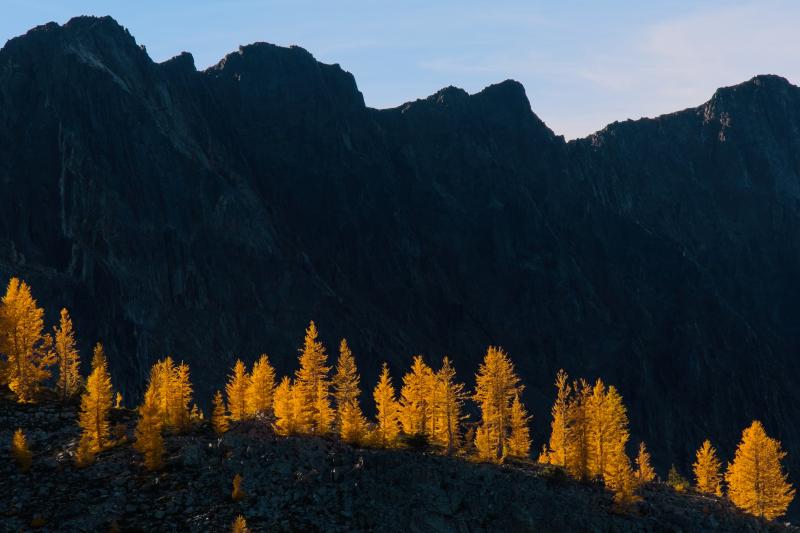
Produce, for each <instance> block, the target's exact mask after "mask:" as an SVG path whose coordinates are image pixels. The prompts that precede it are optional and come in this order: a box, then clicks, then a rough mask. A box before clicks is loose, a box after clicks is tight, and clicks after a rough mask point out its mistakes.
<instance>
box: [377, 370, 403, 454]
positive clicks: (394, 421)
mask: <svg viewBox="0 0 800 533" xmlns="http://www.w3.org/2000/svg"><path fill="white" fill-rule="evenodd" d="M396 394H397V393H396V392H395V389H394V385H392V378H391V376H390V375H389V366H388V365H387V364H386V363H383V369H382V370H381V375H380V378H379V380H378V384H377V385H376V386H375V390H374V391H373V392H372V397H373V398H374V400H375V411H376V417H375V440H376V441H377V444H378V445H380V446H382V447H384V448H391V447H393V446H395V445H396V444H397V436H398V434H399V433H400V426H399V420H398V409H399V408H398V405H397V396H396Z"/></svg>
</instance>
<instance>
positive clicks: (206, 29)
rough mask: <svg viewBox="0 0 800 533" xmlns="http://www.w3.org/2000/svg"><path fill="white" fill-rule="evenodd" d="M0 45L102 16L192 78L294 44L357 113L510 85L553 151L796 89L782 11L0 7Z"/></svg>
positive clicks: (433, 5) (598, 4)
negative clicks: (357, 94)
mask: <svg viewBox="0 0 800 533" xmlns="http://www.w3.org/2000/svg"><path fill="white" fill-rule="evenodd" d="M0 13H2V16H0V43H5V41H6V40H8V39H10V38H12V37H15V36H17V35H20V34H22V33H25V32H26V31H27V30H28V29H30V28H32V27H34V26H37V25H39V24H44V23H46V22H49V21H55V22H59V23H64V22H66V21H67V20H69V19H70V18H71V17H73V16H76V15H80V14H91V15H111V16H113V17H114V18H115V19H116V20H117V21H118V22H119V23H120V24H121V25H122V26H125V27H126V28H128V30H129V31H130V32H131V34H132V35H133V36H134V37H135V38H136V40H137V42H138V43H139V44H143V45H145V46H146V48H147V51H148V53H149V54H150V56H151V57H152V58H153V59H154V60H156V61H164V60H166V59H169V58H170V57H172V56H174V55H177V54H178V53H180V52H182V51H188V52H191V53H192V55H193V56H194V58H195V64H196V66H197V67H198V68H199V69H204V68H206V67H208V66H211V65H213V64H215V63H217V62H218V61H219V60H220V59H221V58H222V57H224V56H225V54H227V53H230V52H233V51H235V50H237V49H238V47H239V45H242V44H248V43H251V42H256V41H266V42H270V43H275V44H279V45H290V44H296V45H299V46H302V47H303V48H305V49H307V50H308V51H309V52H311V53H312V54H313V55H314V56H315V57H316V58H317V59H318V60H320V61H322V62H325V63H338V64H340V65H341V66H342V68H344V69H345V70H348V71H350V72H352V73H353V75H354V76H355V78H356V82H357V83H358V86H359V89H360V90H361V92H362V93H363V95H364V99H365V101H366V103H367V105H369V106H372V107H377V108H384V107H394V106H397V105H400V104H402V103H404V102H407V101H410V100H415V99H417V98H424V97H426V96H428V95H430V94H432V93H434V92H436V91H437V90H438V89H441V88H442V87H446V86H448V85H455V86H457V87H461V88H463V89H465V90H467V91H468V92H470V93H474V92H477V91H480V90H481V89H483V88H484V87H486V86H487V85H491V84H492V83H497V82H500V81H503V80H505V79H508V78H511V79H515V80H518V81H520V82H521V83H522V84H523V85H524V86H525V89H526V93H527V95H528V98H529V100H530V101H531V107H532V109H533V111H534V112H535V113H536V114H537V115H538V116H539V117H540V118H542V120H544V121H545V123H547V125H548V126H549V127H550V128H551V129H552V130H553V131H555V133H557V134H560V135H564V136H565V137H566V138H567V139H573V138H576V137H583V136H586V135H588V134H590V133H592V132H594V131H597V130H599V129H602V128H603V127H604V126H605V125H606V124H608V123H611V122H613V121H615V120H625V119H628V118H632V119H636V118H640V117H642V116H657V115H660V114H663V113H669V112H672V111H677V110H680V109H684V108H687V107H693V106H697V105H700V104H701V103H703V102H705V101H706V100H708V99H709V98H710V97H711V95H712V94H713V93H714V90H715V89H716V88H718V87H722V86H727V85H734V84H736V83H740V82H743V81H746V80H748V79H750V78H751V77H753V76H755V75H757V74H779V75H781V76H784V77H786V78H788V79H789V80H790V81H791V82H792V83H795V84H797V83H798V82H800V56H798V50H800V31H798V28H800V2H797V1H795V0H742V1H739V0H726V1H717V0H706V1H702V0H694V1H688V0H675V1H667V0H664V1H658V2H656V1H642V0H636V1H611V0H606V1H601V0H594V1H588V0H584V1H579V0H559V1H555V0H552V1H538V0H528V1H506V0H494V1H486V2H475V1H470V0H461V1H452V0H427V1H424V2H421V1H417V0H404V1H380V0H373V1H369V2H367V1H362V2H355V1H350V0H335V1H331V0H328V1H317V2H312V1H306V0H226V1H210V0H171V1H170V0H136V1H131V0H124V1H118V0H83V1H77V0H75V1H71V0H36V1H32V0H0Z"/></svg>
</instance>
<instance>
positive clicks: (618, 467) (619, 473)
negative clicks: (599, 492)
mask: <svg viewBox="0 0 800 533" xmlns="http://www.w3.org/2000/svg"><path fill="white" fill-rule="evenodd" d="M626 441H627V437H626V438H624V439H617V440H615V441H612V442H607V443H606V447H605V453H606V457H605V459H604V463H603V468H604V470H603V483H604V484H605V486H606V488H607V489H608V490H610V491H612V492H613V493H614V502H615V503H616V504H617V505H618V506H620V507H623V508H624V507H627V506H629V505H630V504H632V503H633V502H635V501H637V500H638V499H639V498H638V497H637V496H636V488H637V485H638V483H637V482H636V477H635V475H634V473H633V469H632V468H631V462H630V459H629V458H628V456H627V455H626V454H625V442H626Z"/></svg>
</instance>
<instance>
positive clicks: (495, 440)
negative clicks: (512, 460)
mask: <svg viewBox="0 0 800 533" xmlns="http://www.w3.org/2000/svg"><path fill="white" fill-rule="evenodd" d="M521 392H522V385H521V384H520V380H519V377H518V376H517V373H516V372H515V370H514V364H513V363H512V362H511V359H509V357H508V355H507V354H506V353H505V352H504V351H503V350H502V348H496V347H494V346H490V347H489V349H488V350H487V351H486V356H485V357H484V359H483V362H482V363H481V365H480V367H479V369H478V374H477V375H476V378H475V393H474V395H473V400H474V401H475V403H477V404H478V406H479V407H480V410H481V422H480V427H479V428H478V431H477V432H476V435H475V438H476V441H475V445H476V447H477V448H478V454H479V456H480V457H481V458H482V459H490V460H494V461H500V460H502V459H503V457H505V455H506V453H507V450H506V446H507V441H508V436H509V435H508V433H509V431H510V429H511V406H512V403H513V401H514V397H515V396H517V395H519V394H520V393H521Z"/></svg>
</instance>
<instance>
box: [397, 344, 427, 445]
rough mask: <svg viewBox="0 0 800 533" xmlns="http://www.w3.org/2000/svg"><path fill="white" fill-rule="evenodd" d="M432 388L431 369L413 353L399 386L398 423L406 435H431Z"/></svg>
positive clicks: (419, 356)
mask: <svg viewBox="0 0 800 533" xmlns="http://www.w3.org/2000/svg"><path fill="white" fill-rule="evenodd" d="M433 389H434V387H433V371H432V370H431V368H430V367H429V366H428V365H427V364H425V360H424V359H423V357H422V356H421V355H415V356H414V359H413V361H412V363H411V370H410V371H409V372H408V373H406V375H405V376H403V386H402V387H401V388H400V404H399V405H400V423H401V425H402V427H403V433H405V434H406V435H428V436H430V435H431V433H432V431H431V427H430V422H429V421H430V419H431V418H432V417H431V416H430V414H431V410H432V409H431V405H432V404H433V403H434V402H435V398H434V390H433ZM433 429H434V432H435V428H433Z"/></svg>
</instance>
